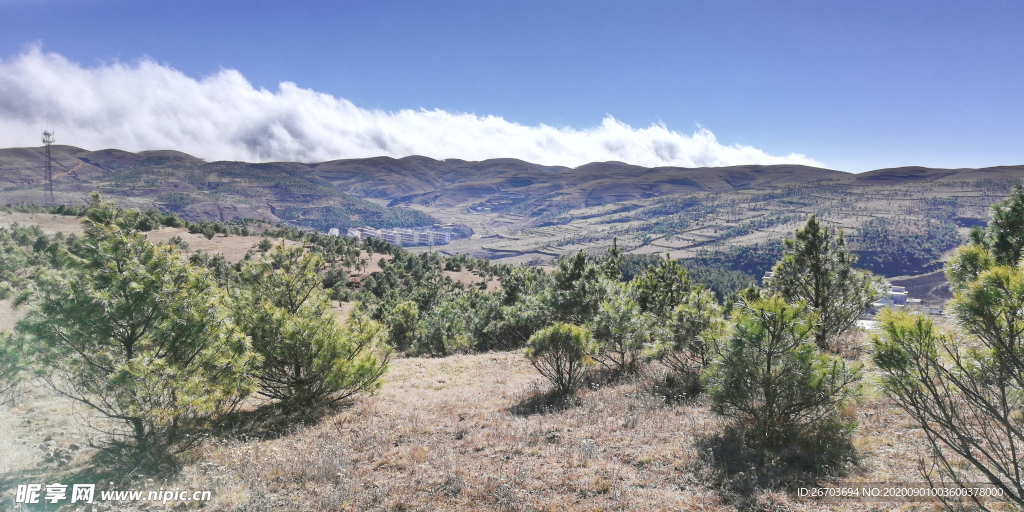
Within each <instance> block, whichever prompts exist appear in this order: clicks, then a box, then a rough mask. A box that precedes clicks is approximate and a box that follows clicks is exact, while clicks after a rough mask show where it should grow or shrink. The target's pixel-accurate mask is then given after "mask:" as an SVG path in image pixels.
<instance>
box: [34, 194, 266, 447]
mask: <svg viewBox="0 0 1024 512" xmlns="http://www.w3.org/2000/svg"><path fill="white" fill-rule="evenodd" d="M120 215H121V214H120V213H119V212H117V211H116V210H115V209H114V208H113V207H112V206H111V205H109V204H102V205H95V206H94V207H93V208H92V209H90V210H89V212H87V214H86V217H87V221H88V226H87V228H86V233H85V236H84V237H83V239H82V243H81V247H80V248H79V249H77V254H73V255H71V256H70V257H69V262H68V264H67V265H66V266H65V267H64V268H61V269H58V270H47V271H43V272H41V273H40V275H39V276H38V277H37V278H36V279H35V290H34V293H32V294H31V295H30V296H28V297H25V298H24V302H25V303H27V304H28V305H29V307H30V309H29V311H28V313H27V315H26V317H25V318H23V319H22V320H21V321H19V323H18V326H17V330H18V332H19V334H20V335H21V336H22V337H23V338H22V340H21V342H22V343H23V344H24V345H23V346H25V347H26V350H27V352H29V355H30V364H31V366H32V368H33V370H36V371H37V372H39V373H40V374H41V375H42V376H43V377H44V378H45V379H46V380H47V381H48V382H49V383H50V385H51V386H52V387H54V389H56V390H58V391H59V392H61V393H62V394H64V395H66V396H68V397H70V398H72V399H75V400H78V401H79V402H82V403H84V404H86V405H88V406H90V407H91V408H92V409H94V410H96V411H98V412H99V413H101V414H104V415H106V416H107V417H109V418H112V419H114V420H117V421H121V422H123V423H124V424H125V425H126V427H127V428H128V432H129V433H128V436H129V437H131V438H133V439H134V441H135V443H136V444H137V445H138V446H139V447H141V448H146V449H149V451H150V452H151V453H152V454H159V453H164V452H170V453H174V452H177V451H180V450H183V449H185V448H187V447H188V446H190V445H191V444H192V443H194V442H195V441H196V440H197V439H198V438H199V436H200V435H201V434H202V433H203V432H204V431H205V430H206V429H207V428H209V426H210V424H211V423H212V422H213V421H215V420H216V419H217V418H218V416H219V415H221V414H223V413H225V412H227V411H230V410H231V409H232V408H233V407H234V406H235V405H237V404H238V402H239V401H240V400H242V399H243V398H244V397H245V396H246V395H248V394H249V392H250V391H251V390H252V389H253V387H254V382H253V379H252V378H251V377H249V375H250V373H251V371H252V368H253V366H254V365H255V364H256V363H257V362H258V357H254V355H253V354H252V352H251V350H250V346H249V340H248V338H246V337H245V335H244V334H243V333H242V332H241V331H240V330H238V328H237V327H236V326H235V324H234V323H233V322H232V321H231V319H230V317H229V315H228V311H227V308H226V307H225V304H229V303H230V302H229V299H228V296H227V295H226V294H225V293H224V292H223V290H222V289H220V288H219V287H218V286H217V285H216V283H215V280H214V279H213V277H212V276H211V275H210V272H209V271H207V270H206V269H204V268H199V267H195V266H193V265H191V264H189V263H188V261H187V260H186V259H185V258H184V257H183V256H181V255H180V254H179V253H177V252H176V251H174V250H173V249H172V248H171V247H169V246H166V245H162V246H155V245H153V244H152V243H150V242H149V241H148V240H147V239H146V237H145V236H144V235H142V234H140V233H137V232H131V231H128V230H126V229H122V228H121V227H119V226H120V224H121V223H122V221H123V220H124V219H122V218H120Z"/></svg>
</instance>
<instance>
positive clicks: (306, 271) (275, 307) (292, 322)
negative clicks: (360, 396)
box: [235, 245, 390, 405]
mask: <svg viewBox="0 0 1024 512" xmlns="http://www.w3.org/2000/svg"><path fill="white" fill-rule="evenodd" d="M322 267H323V259H322V258H321V257H320V256H319V255H317V254H315V253H307V252H305V251H304V250H303V249H302V248H301V247H292V248H288V247H285V246H284V245H279V246H277V247H276V248H275V249H274V250H273V251H272V252H271V253H270V254H268V255H266V256H264V257H261V258H260V260H259V261H255V262H247V263H246V264H245V265H243V267H242V271H241V281H242V284H243V290H242V291H243V293H241V294H240V297H239V299H238V300H237V302H236V307H235V318H236V321H237V322H238V324H239V325H241V326H242V328H243V329H244V330H245V333H246V334H248V335H249V336H250V337H251V338H252V345H253V349H254V350H255V351H256V352H258V353H259V354H260V355H261V356H262V357H263V364H262V366H261V368H260V371H259V372H258V373H257V375H258V378H259V383H260V394H262V395H264V396H266V397H269V398H276V399H279V400H281V401H282V402H285V403H286V404H288V405H307V404H311V403H314V402H317V401H323V400H341V399H344V398H347V397H348V396H351V395H352V394H353V393H356V392H360V391H369V390H373V389H375V388H376V387H377V386H378V385H379V379H380V377H381V376H382V375H383V374H384V372H385V371H386V369H387V364H388V361H389V358H390V350H387V349H386V348H385V347H384V343H383V342H384V334H385V333H384V329H383V327H382V326H381V325H379V324H377V323H376V322H373V321H372V320H368V319H363V318H361V317H359V316H355V315H353V316H352V317H350V318H349V320H348V323H347V324H346V325H345V326H342V325H341V324H340V323H339V322H338V320H337V318H336V317H335V314H334V312H333V311H331V302H330V299H329V298H328V295H327V291H326V290H325V289H324V288H323V286H322V285H321V276H320V273H319V271H320V269H321V268H322Z"/></svg>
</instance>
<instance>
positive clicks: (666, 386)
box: [649, 373, 704, 404]
mask: <svg viewBox="0 0 1024 512" xmlns="http://www.w3.org/2000/svg"><path fill="white" fill-rule="evenodd" d="M649 388H650V393H651V394H652V395H655V396H660V397H662V398H664V399H665V403H666V404H674V403H689V402H693V401H695V400H697V398H698V397H700V395H701V393H703V392H704V388H703V387H702V386H701V385H700V380H698V379H696V378H692V377H689V376H680V375H676V374H674V373H666V374H665V375H664V376H663V377H662V378H651V379H650V385H649Z"/></svg>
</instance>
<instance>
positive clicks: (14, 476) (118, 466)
mask: <svg viewBox="0 0 1024 512" xmlns="http://www.w3.org/2000/svg"><path fill="white" fill-rule="evenodd" d="M180 469H181V465H180V463H179V461H178V459H177V458H175V457H172V456H170V455H167V454H165V453H161V454H159V455H157V454H154V453H152V452H148V451H146V450H144V449H141V448H138V447H136V446H134V445H133V444H129V443H110V444H107V445H105V446H103V447H102V448H100V449H99V450H97V451H96V452H94V453H93V454H92V455H91V456H90V457H89V458H88V459H86V460H83V461H81V462H78V463H73V464H52V463H43V464H40V465H38V466H36V467H34V468H31V469H26V470H23V471H18V472H13V473H7V474H4V475H0V492H2V493H4V494H6V495H4V496H0V510H61V509H64V510H66V509H67V508H66V507H67V505H68V504H69V501H67V499H65V500H62V501H59V502H57V503H56V504H53V503H49V502H47V501H45V500H44V499H40V500H39V501H40V503H38V504H32V505H29V506H28V507H30V508H23V509H18V508H15V504H14V502H13V496H12V495H11V494H10V493H7V492H5V491H7V490H9V489H15V488H16V487H17V486H18V485H23V484H42V485H43V489H42V491H41V496H40V498H42V497H43V496H44V495H45V494H46V492H45V486H46V485H47V484H51V483H55V482H56V483H60V484H64V485H67V486H68V487H67V496H66V498H68V499H70V496H71V490H72V489H73V487H74V485H76V484H85V485H90V484H91V485H95V491H94V494H93V500H94V502H97V503H102V501H101V499H100V492H101V491H106V490H142V489H146V490H153V491H155V490H156V489H157V487H159V483H154V482H163V481H166V480H168V479H170V478H172V477H174V476H175V475H176V474H177V473H178V471H180ZM62 507H63V508H62ZM75 510H77V509H75ZM90 510H91V509H90Z"/></svg>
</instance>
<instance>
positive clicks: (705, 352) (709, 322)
mask: <svg viewBox="0 0 1024 512" xmlns="http://www.w3.org/2000/svg"><path fill="white" fill-rule="evenodd" d="M668 330H669V331H670V335H669V337H667V338H666V339H665V340H664V341H662V342H661V343H658V344H657V345H655V347H654V350H653V354H654V355H655V356H656V357H657V358H658V359H660V360H661V361H662V362H663V363H665V364H666V365H667V366H668V367H669V368H671V370H672V372H673V373H674V374H675V376H676V377H677V378H679V379H681V383H682V384H683V386H684V387H685V388H686V389H687V391H689V392H691V393H693V392H697V391H700V386H701V385H700V377H701V374H702V373H703V372H704V369H705V368H707V367H708V365H709V364H710V363H711V359H712V356H713V355H714V353H715V351H716V350H717V349H718V347H719V345H720V344H721V342H722V338H723V337H724V336H725V335H726V334H727V330H728V329H727V325H726V322H725V320H724V319H723V317H722V308H721V307H720V306H719V305H718V303H717V302H716V301H715V295H714V293H712V292H711V291H710V290H700V291H694V292H691V293H690V294H689V295H687V296H686V297H685V298H684V299H683V302H682V304H679V306H677V307H676V309H675V310H674V311H673V312H672V319H671V321H670V322H669V327H668Z"/></svg>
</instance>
